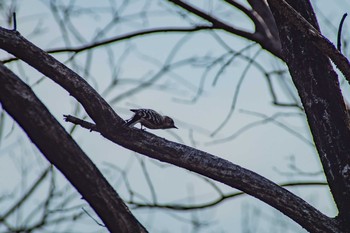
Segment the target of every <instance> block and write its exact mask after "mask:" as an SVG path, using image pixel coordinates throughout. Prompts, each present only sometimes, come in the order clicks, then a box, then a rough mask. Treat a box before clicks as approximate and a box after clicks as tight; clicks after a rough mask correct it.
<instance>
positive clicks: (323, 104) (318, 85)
mask: <svg viewBox="0 0 350 233" xmlns="http://www.w3.org/2000/svg"><path fill="white" fill-rule="evenodd" d="M268 2H269V5H270V7H271V10H272V12H273V15H274V17H275V19H276V22H277V24H278V28H279V31H280V38H281V42H282V48H283V55H284V57H285V60H286V62H287V65H288V67H289V70H290V73H291V75H292V78H293V82H294V84H295V86H296V88H297V90H298V92H299V96H300V98H301V101H302V103H303V106H304V109H305V113H306V115H307V119H308V123H309V125H310V129H311V132H312V135H313V138H314V141H315V144H316V147H317V150H318V153H319V156H320V159H321V162H322V165H323V170H324V172H325V175H326V177H327V180H328V183H329V186H330V189H331V192H332V195H333V198H334V200H335V202H336V204H337V207H338V210H339V218H340V219H341V220H342V224H344V225H345V226H347V229H349V227H350V223H349V216H350V215H349V213H350V169H349V167H350V164H349V161H350V144H349V141H350V127H349V121H350V119H349V115H348V111H347V108H346V105H345V103H344V98H343V96H342V94H341V90H340V86H339V81H338V77H337V74H336V73H335V72H334V70H333V67H332V65H331V63H330V61H329V59H328V57H327V55H328V56H329V57H331V58H332V60H333V61H334V62H339V61H344V62H345V64H346V65H345V66H341V67H342V68H341V71H342V72H343V73H344V75H345V76H346V78H347V79H348V80H350V79H349V78H350V76H349V75H350V66H349V63H348V61H347V59H346V58H345V57H344V56H342V54H340V53H339V51H338V50H337V49H336V48H335V47H334V46H333V45H332V44H331V43H330V42H329V41H328V40H327V39H325V38H324V37H323V36H322V35H320V33H319V31H318V30H319V29H318V24H317V20H316V17H315V15H314V12H313V10H312V7H311V4H310V2H309V1H308V0H304V1H298V2H295V1H288V2H289V3H290V4H292V5H293V7H294V8H292V7H291V6H290V5H288V4H287V3H286V2H285V1H284V0H269V1H268ZM294 9H297V10H298V11H300V14H301V15H302V16H301V15H300V14H299V13H298V12H297V11H296V10H294ZM306 19H307V20H308V21H309V22H310V23H309V22H308V21H307V20H306ZM291 24H292V25H291ZM307 38H308V39H307ZM323 46H326V47H327V48H330V47H332V48H333V47H334V48H333V49H331V50H327V49H324V48H325V47H323ZM338 59H340V60H338ZM336 64H338V65H339V63H336ZM339 66H340V65H339Z"/></svg>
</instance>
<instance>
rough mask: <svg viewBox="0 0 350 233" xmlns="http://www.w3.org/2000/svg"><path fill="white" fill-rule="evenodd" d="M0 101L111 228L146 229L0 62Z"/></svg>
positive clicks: (33, 96) (41, 105)
mask: <svg viewBox="0 0 350 233" xmlns="http://www.w3.org/2000/svg"><path fill="white" fill-rule="evenodd" d="M34 59H35V58H34ZM0 103H1V105H2V107H3V108H4V109H5V110H6V112H8V113H9V114H10V115H11V116H12V117H13V118H14V120H15V121H16V122H17V123H18V124H19V125H20V126H21V127H22V128H23V130H24V131H25V132H26V133H27V135H28V137H29V138H30V139H31V140H32V142H33V143H34V144H35V145H36V146H37V147H38V148H39V150H40V151H41V152H42V153H43V154H44V155H45V157H46V158H47V159H48V160H49V161H50V162H51V163H52V164H53V165H55V167H57V168H58V169H59V170H60V171H61V172H62V173H63V174H64V175H65V176H66V177H67V179H68V180H69V181H70V182H71V183H72V184H73V186H74V187H75V188H76V189H77V190H78V191H79V192H80V194H81V195H82V197H83V198H84V199H85V200H86V201H87V202H88V203H89V204H90V205H91V207H92V208H93V209H94V210H95V211H96V213H97V214H98V216H99V217H100V218H101V219H102V221H103V222H104V224H105V226H106V227H107V229H108V230H109V231H110V232H125V233H134V232H146V230H145V229H144V228H143V226H142V225H141V224H140V223H139V222H138V221H137V220H136V219H135V218H134V217H133V215H132V214H131V213H130V211H129V209H128V208H127V206H126V205H125V204H124V202H123V200H122V199H121V198H120V197H119V196H118V194H117V193H116V192H115V191H114V189H113V188H112V187H111V186H110V184H109V183H108V182H107V181H106V179H105V178H104V177H103V175H102V174H101V173H100V171H99V170H98V169H97V168H96V166H95V165H94V164H93V163H92V161H91V160H90V159H89V158H88V157H87V156H86V155H85V153H84V152H83V151H82V150H81V149H80V147H79V146H78V145H77V144H76V143H75V142H74V140H73V139H72V138H71V137H70V135H69V134H68V133H67V132H66V131H65V130H64V129H63V128H62V126H61V125H60V124H59V123H58V122H57V121H56V119H55V118H54V117H53V116H52V115H51V114H50V112H49V111H48V110H47V109H46V107H45V106H44V105H43V104H42V103H41V102H40V100H39V99H38V98H37V97H36V96H35V94H34V93H33V91H32V90H31V89H30V87H28V86H27V85H26V84H25V83H23V82H22V81H21V80H20V79H19V78H18V77H16V76H15V75H14V74H13V73H12V72H11V71H10V70H8V69H7V68H6V67H5V66H4V65H3V64H1V63H0Z"/></svg>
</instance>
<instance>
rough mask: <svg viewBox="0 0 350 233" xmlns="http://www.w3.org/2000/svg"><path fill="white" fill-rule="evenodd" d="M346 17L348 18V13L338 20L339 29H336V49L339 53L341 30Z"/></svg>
mask: <svg viewBox="0 0 350 233" xmlns="http://www.w3.org/2000/svg"><path fill="white" fill-rule="evenodd" d="M346 16H348V13H345V14H344V15H343V17H342V18H341V20H340V23H339V28H338V38H337V49H338V50H339V52H341V31H342V30H343V25H344V21H345V18H346Z"/></svg>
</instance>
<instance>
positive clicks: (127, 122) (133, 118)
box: [124, 115, 140, 127]
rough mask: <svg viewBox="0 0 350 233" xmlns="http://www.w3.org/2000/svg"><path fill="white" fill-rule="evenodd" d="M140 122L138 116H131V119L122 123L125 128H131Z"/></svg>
mask: <svg viewBox="0 0 350 233" xmlns="http://www.w3.org/2000/svg"><path fill="white" fill-rule="evenodd" d="M139 120H140V116H137V115H135V116H133V117H132V118H131V119H129V120H127V121H126V122H125V123H124V126H127V127H132V126H134V125H135V124H136V123H137V122H138V121H139Z"/></svg>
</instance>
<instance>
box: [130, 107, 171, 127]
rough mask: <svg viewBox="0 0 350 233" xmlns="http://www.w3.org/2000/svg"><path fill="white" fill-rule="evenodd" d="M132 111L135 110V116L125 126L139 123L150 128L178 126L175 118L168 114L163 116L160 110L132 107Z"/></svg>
mask: <svg viewBox="0 0 350 233" xmlns="http://www.w3.org/2000/svg"><path fill="white" fill-rule="evenodd" d="M130 111H132V112H134V113H135V114H134V116H132V117H131V118H130V119H129V120H127V121H126V122H125V124H124V126H128V127H132V126H134V125H135V124H137V123H140V124H141V129H142V126H145V127H147V128H149V129H170V128H175V129H177V127H176V126H175V124H174V120H173V119H171V118H170V117H168V116H162V115H161V114H159V113H158V112H156V111H154V110H152V109H145V108H141V109H130Z"/></svg>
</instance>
